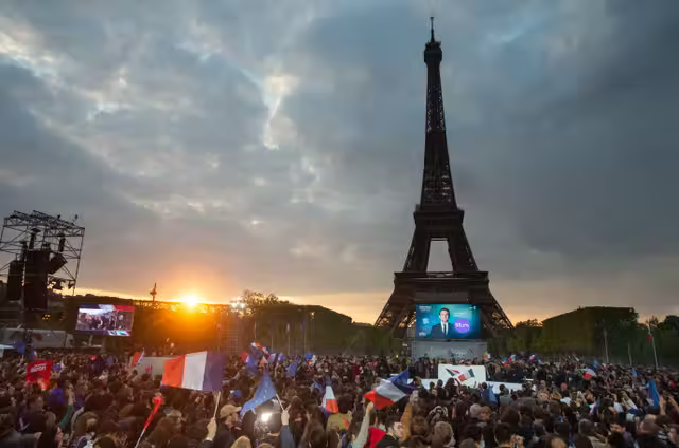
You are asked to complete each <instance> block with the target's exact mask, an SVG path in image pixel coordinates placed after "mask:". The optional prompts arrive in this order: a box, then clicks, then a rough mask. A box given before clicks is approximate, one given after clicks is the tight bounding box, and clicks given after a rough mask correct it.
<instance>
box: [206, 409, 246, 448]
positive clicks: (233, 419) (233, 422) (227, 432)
mask: <svg viewBox="0 0 679 448" xmlns="http://www.w3.org/2000/svg"><path fill="white" fill-rule="evenodd" d="M241 409H242V408H240V407H236V406H233V405H230V404H226V405H224V406H222V409H221V410H220V411H219V426H218V427H217V433H216V434H215V438H214V440H213V442H212V448H231V445H233V442H234V441H235V440H236V437H235V432H236V431H239V429H238V423H239V422H240V411H241Z"/></svg>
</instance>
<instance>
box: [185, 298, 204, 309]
mask: <svg viewBox="0 0 679 448" xmlns="http://www.w3.org/2000/svg"><path fill="white" fill-rule="evenodd" d="M181 301H182V302H184V304H185V305H186V306H188V307H189V308H193V307H194V306H196V305H197V304H198V302H200V298H198V297H196V296H184V297H182V298H181Z"/></svg>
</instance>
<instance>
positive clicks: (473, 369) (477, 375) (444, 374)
mask: <svg viewBox="0 0 679 448" xmlns="http://www.w3.org/2000/svg"><path fill="white" fill-rule="evenodd" d="M438 374H439V377H438V379H439V380H442V381H443V385H444V386H445V384H446V382H447V381H448V380H449V379H450V378H455V379H456V380H457V381H459V382H460V383H461V384H462V385H464V386H467V387H478V385H479V384H481V383H483V382H485V381H486V366H484V365H483V364H473V365H469V366H467V365H457V364H439V372H438Z"/></svg>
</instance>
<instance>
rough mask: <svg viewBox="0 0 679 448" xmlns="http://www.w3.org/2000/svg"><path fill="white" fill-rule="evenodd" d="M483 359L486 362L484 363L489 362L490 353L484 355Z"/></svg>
mask: <svg viewBox="0 0 679 448" xmlns="http://www.w3.org/2000/svg"><path fill="white" fill-rule="evenodd" d="M483 359H484V360H486V361H490V353H484V354H483Z"/></svg>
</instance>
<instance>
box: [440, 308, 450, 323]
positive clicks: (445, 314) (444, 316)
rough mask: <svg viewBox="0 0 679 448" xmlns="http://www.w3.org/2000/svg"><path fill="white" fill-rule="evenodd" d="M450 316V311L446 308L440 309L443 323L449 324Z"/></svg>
mask: <svg viewBox="0 0 679 448" xmlns="http://www.w3.org/2000/svg"><path fill="white" fill-rule="evenodd" d="M449 318H450V313H448V311H446V310H443V311H439V320H440V321H441V323H442V324H447V323H448V319H449Z"/></svg>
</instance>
